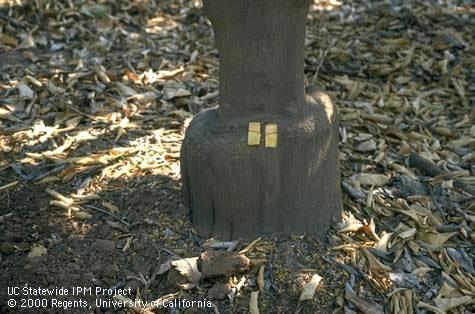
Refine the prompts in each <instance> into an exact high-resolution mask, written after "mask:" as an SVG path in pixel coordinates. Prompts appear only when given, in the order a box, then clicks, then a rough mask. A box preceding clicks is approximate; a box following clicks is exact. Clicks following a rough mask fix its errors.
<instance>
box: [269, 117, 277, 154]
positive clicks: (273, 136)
mask: <svg viewBox="0 0 475 314" xmlns="http://www.w3.org/2000/svg"><path fill="white" fill-rule="evenodd" d="M277 141H278V128H277V124H276V123H269V124H266V147H272V148H275V147H277Z"/></svg>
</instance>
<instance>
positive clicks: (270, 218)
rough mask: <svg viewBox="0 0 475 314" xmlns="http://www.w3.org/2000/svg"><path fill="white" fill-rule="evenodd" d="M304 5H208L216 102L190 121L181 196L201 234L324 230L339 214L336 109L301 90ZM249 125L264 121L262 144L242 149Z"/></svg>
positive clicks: (293, 1) (248, 1)
mask: <svg viewBox="0 0 475 314" xmlns="http://www.w3.org/2000/svg"><path fill="white" fill-rule="evenodd" d="M308 7H309V1H308V0H204V9H205V12H206V13H207V14H208V16H209V18H210V20H211V22H212V25H213V28H214V32H215V39H216V44H217V47H218V50H219V54H220V90H219V92H220V99H219V104H220V106H219V108H218V109H214V110H208V111H205V112H202V113H200V114H198V115H197V116H196V117H195V118H194V119H193V121H192V123H191V124H190V126H189V127H188V130H187V132H186V136H185V140H184V142H183V146H182V152H181V166H182V179H183V192H184V196H185V200H186V202H187V204H188V206H189V207H190V209H191V216H192V221H193V223H194V225H195V227H196V229H197V230H198V232H199V233H200V234H201V235H203V236H214V237H218V238H223V239H229V238H235V237H242V238H252V237H255V236H258V235H283V234H290V233H304V232H310V233H321V232H323V231H325V230H326V229H327V228H328V227H329V226H330V224H331V222H332V217H337V218H338V217H340V215H341V195H340V184H339V163H338V132H337V127H338V115H337V111H336V108H335V106H334V105H333V104H332V102H331V100H330V98H329V97H328V96H327V95H326V94H324V93H315V94H313V95H305V92H304V72H303V70H304V63H303V60H304V42H305V21H306V15H307V13H308ZM250 122H259V123H260V125H261V130H260V133H261V137H260V141H259V140H258V142H257V144H258V145H254V146H250V145H248V131H249V130H248V126H249V123H250ZM268 125H275V128H277V131H276V134H277V135H276V138H277V142H276V143H277V144H276V146H275V147H267V146H268V145H267V144H266V143H267V139H266V134H265V130H266V126H268ZM269 130H270V128H269ZM269 146H270V145H269Z"/></svg>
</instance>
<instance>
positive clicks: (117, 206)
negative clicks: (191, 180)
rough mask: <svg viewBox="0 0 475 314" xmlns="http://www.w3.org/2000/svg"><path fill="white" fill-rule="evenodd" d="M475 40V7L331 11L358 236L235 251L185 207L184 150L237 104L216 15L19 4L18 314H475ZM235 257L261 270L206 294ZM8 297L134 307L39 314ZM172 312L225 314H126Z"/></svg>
mask: <svg viewBox="0 0 475 314" xmlns="http://www.w3.org/2000/svg"><path fill="white" fill-rule="evenodd" d="M474 29H475V6H474V3H473V2H472V1H467V0H464V1H462V0H461V1H448V0H447V1H437V2H434V1H385V2H381V1H359V0H355V1H335V0H332V1H316V2H315V3H314V4H313V5H312V8H311V11H310V14H309V20H308V29H307V30H308V31H307V38H306V59H305V62H306V63H305V65H306V73H305V74H306V81H307V84H308V86H309V88H314V87H317V88H319V89H323V90H325V91H327V92H328V93H329V94H331V96H332V97H333V99H334V100H335V101H336V103H337V106H338V108H339V111H340V120H341V123H340V128H339V130H340V152H341V153H340V160H341V173H342V190H343V192H344V204H343V205H344V217H343V220H342V222H341V223H340V224H338V225H335V226H333V228H332V230H330V231H329V232H328V233H327V234H326V235H325V236H324V237H317V236H313V235H302V236H293V237H288V238H284V239H275V238H260V239H256V240H255V241H253V242H251V243H246V242H243V241H239V239H234V240H236V242H232V243H219V242H217V241H214V240H212V239H202V238H201V237H200V236H199V235H197V234H196V232H194V230H193V228H192V225H191V223H190V221H189V217H188V210H187V208H186V207H185V206H184V205H183V202H182V199H181V192H180V188H181V182H180V166H179V151H180V146H181V142H182V139H183V135H184V131H185V130H186V127H187V125H188V123H189V121H190V119H191V118H192V117H193V116H194V115H195V114H196V113H198V112H200V111H201V110H204V109H206V108H210V107H213V106H215V105H217V104H218V103H217V102H218V99H217V86H218V73H217V66H218V61H217V60H218V59H217V58H218V54H217V50H216V49H215V48H214V46H213V36H212V30H211V27H210V25H209V22H208V20H207V19H206V17H205V16H204V15H203V12H202V10H201V1H199V0H197V1H184V0H169V1H154V0H149V1H145V0H135V1H125V0H118V1H109V0H103V1H75V0H68V1H66V0H64V1H63V0H61V1H53V0H36V1H20V0H18V1H13V0H12V1H10V0H6V1H5V0H0V254H1V255H0V267H1V269H2V272H1V274H0V279H1V281H2V282H3V285H2V288H0V300H1V301H0V302H1V303H0V311H1V312H2V313H6V312H11V313H17V312H20V311H24V312H32V313H43V312H58V313H61V312H67V313H72V312H77V313H89V312H93V313H115V312H119V313H123V312H126V313H150V312H155V313H228V312H229V313H243V312H248V311H249V307H250V303H251V305H252V304H253V302H250V299H252V298H251V294H252V293H253V292H256V291H260V292H259V294H258V299H257V306H258V307H259V310H260V312H261V313H291V312H297V313H333V312H334V313H359V312H362V313H464V314H465V313H473V312H475V302H474V299H475V268H474V262H473V260H474V258H475V231H474V227H475V198H474V195H475V163H474V160H475V126H474V121H475V40H474V39H475V32H473V30H474ZM230 245H231V246H232V247H231V249H230V250H231V251H233V252H234V254H235V255H239V253H241V255H244V256H246V257H247V258H249V259H250V265H249V266H248V267H246V269H243V270H242V271H240V272H238V271H236V272H235V273H232V274H227V275H223V276H217V277H212V278H201V280H198V281H195V282H192V281H193V280H191V279H190V278H191V276H192V275H193V269H191V268H187V266H183V265H188V264H189V263H188V262H187V261H194V259H193V258H194V257H198V256H200V254H201V253H202V252H204V251H209V250H212V248H213V247H214V248H215V250H217V251H219V252H222V250H220V249H219V247H223V248H229V246H230ZM220 254H221V253H220ZM222 254H224V253H222ZM188 258H191V259H188ZM183 261H185V264H183ZM177 265H182V266H177ZM225 266H226V265H223V267H225ZM318 276H319V277H321V281H320V282H319V284H318V286H317V289H316V292H315V294H314V295H313V297H312V296H311V297H310V299H309V300H302V301H299V297H300V296H301V293H302V290H305V289H304V287H306V286H307V285H308V284H309V283H310V282H313V281H312V278H314V280H315V279H316V278H319V277H318ZM7 287H20V288H21V289H23V287H32V288H35V289H36V288H38V287H41V288H55V287H57V288H61V287H64V288H67V289H69V290H70V291H72V289H73V287H86V288H88V287H91V288H93V289H95V288H96V287H98V288H101V289H112V290H114V289H128V288H130V291H131V293H130V294H127V293H122V294H120V295H119V296H116V298H113V297H112V296H110V295H107V294H106V295H101V296H98V295H96V294H95V293H92V295H88V293H86V295H80V296H77V295H75V296H72V295H68V296H57V299H59V300H62V301H67V300H70V301H77V300H78V299H79V298H80V299H82V300H84V301H85V302H88V305H91V308H90V309H89V308H78V307H77V306H78V305H77V304H76V307H75V308H67V306H68V304H67V303H64V304H63V307H61V306H59V307H57V308H51V306H49V308H48V309H44V308H40V307H39V304H37V305H38V307H36V308H35V307H33V308H31V306H30V308H19V306H20V305H22V304H21V299H22V298H23V299H24V298H25V297H24V296H10V295H8V293H9V291H10V290H8V289H7ZM22 291H23V290H22ZM127 291H128V290H127ZM10 292H11V291H10ZM254 295H255V294H254ZM254 295H253V296H254ZM121 297H122V299H121ZM12 298H13V299H15V300H16V301H18V304H17V307H15V308H9V307H8V304H7V300H9V299H12ZM30 298H31V299H41V298H43V297H42V296H30ZM46 299H51V297H46ZM172 299H181V300H184V299H187V300H203V299H206V300H209V302H210V303H209V304H207V305H209V306H208V307H202V308H196V307H195V308H186V306H185V307H180V306H178V307H177V306H172V307H163V306H158V307H156V308H152V307H148V308H139V307H133V306H130V304H129V305H127V306H125V307H124V306H116V305H114V304H113V303H111V302H113V301H118V300H122V301H124V300H125V301H127V302H128V301H132V300H137V301H143V302H150V301H154V300H162V301H163V300H172ZM98 300H102V301H104V302H102V303H100V304H98V303H96V302H99V301H98ZM25 302H28V301H25ZM30 302H32V301H30ZM37 302H38V301H37ZM49 302H50V301H49ZM108 302H109V303H108ZM159 303H160V302H159ZM160 304H161V303H160ZM24 305H27V306H28V303H25V304H24ZM33 305H34V304H33ZM69 306H71V304H70V305H69Z"/></svg>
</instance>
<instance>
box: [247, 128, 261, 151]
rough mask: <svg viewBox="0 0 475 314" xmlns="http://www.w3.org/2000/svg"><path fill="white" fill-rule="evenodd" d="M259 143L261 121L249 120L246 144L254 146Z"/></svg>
mask: <svg viewBox="0 0 475 314" xmlns="http://www.w3.org/2000/svg"><path fill="white" fill-rule="evenodd" d="M260 143H261V123H260V122H249V131H248V133H247V145H249V146H256V145H259V144H260Z"/></svg>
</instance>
